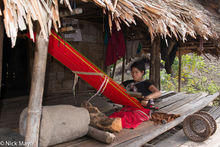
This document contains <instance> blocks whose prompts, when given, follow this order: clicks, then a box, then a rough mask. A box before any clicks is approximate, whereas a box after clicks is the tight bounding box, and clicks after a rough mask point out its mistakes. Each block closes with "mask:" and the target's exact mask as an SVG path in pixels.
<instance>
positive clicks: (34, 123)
mask: <svg viewBox="0 0 220 147" xmlns="http://www.w3.org/2000/svg"><path fill="white" fill-rule="evenodd" d="M47 52H48V41H46V40H44V36H43V34H42V33H39V35H38V36H37V42H36V49H35V57H34V65H33V72H32V81H31V91H30V98H29V104H28V118H27V129H26V130H27V132H26V136H25V142H26V143H27V142H28V143H30V144H32V147H38V138H39V128H40V118H41V109H42V108H41V107H42V99H43V91H44V81H45V71H46V63H47Z"/></svg>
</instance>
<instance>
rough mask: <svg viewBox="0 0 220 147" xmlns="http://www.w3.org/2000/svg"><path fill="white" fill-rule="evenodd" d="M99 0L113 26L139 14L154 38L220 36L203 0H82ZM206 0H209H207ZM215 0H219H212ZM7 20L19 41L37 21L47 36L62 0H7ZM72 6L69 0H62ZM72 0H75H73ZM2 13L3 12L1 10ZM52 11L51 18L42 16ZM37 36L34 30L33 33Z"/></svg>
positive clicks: (219, 26) (94, 0)
mask: <svg viewBox="0 0 220 147" xmlns="http://www.w3.org/2000/svg"><path fill="white" fill-rule="evenodd" d="M81 1H82V2H87V3H95V4H96V5H97V6H98V7H100V8H102V9H103V13H105V14H106V15H109V26H110V28H111V26H112V21H114V22H115V24H116V26H117V28H118V29H120V24H121V23H122V22H124V23H125V24H126V25H127V26H130V25H131V24H136V18H139V19H140V20H142V21H143V23H144V24H145V25H146V26H147V28H148V31H149V33H150V36H151V40H153V38H154V36H156V35H160V36H161V37H162V38H166V37H167V36H169V37H175V38H176V39H180V40H183V41H185V40H186V38H187V36H191V37H193V38H196V37H197V36H201V37H202V38H204V39H206V40H207V39H209V38H211V39H215V40H217V39H219V36H220V21H219V18H218V17H217V16H216V15H213V13H212V12H210V11H209V10H207V9H206V8H205V7H204V6H203V5H202V3H200V2H201V0H81ZM203 1H205V0H203ZM212 1H215V0H212ZM3 2H4V8H5V9H4V11H3V13H4V23H5V29H6V33H7V36H8V37H11V39H12V44H13V45H14V44H15V41H16V37H17V32H18V30H24V29H27V26H28V29H29V32H31V34H32V32H33V31H32V30H33V29H32V28H33V21H38V22H39V24H40V26H41V30H42V33H43V34H44V36H45V39H46V38H47V36H48V34H49V33H50V28H51V26H52V25H53V26H54V28H55V29H56V30H57V28H58V27H60V20H59V11H58V0H49V1H47V3H46V1H44V0H39V1H38V0H16V1H8V0H4V1H3ZM59 2H60V4H63V3H64V4H65V5H66V6H67V7H68V8H69V9H70V10H71V6H70V3H69V0H60V1H59ZM70 2H71V1H70ZM0 15H1V13H0ZM44 15H48V20H47V21H43V19H42V17H43V16H44ZM32 37H33V34H32Z"/></svg>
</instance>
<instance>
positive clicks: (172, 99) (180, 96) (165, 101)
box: [157, 93, 188, 109]
mask: <svg viewBox="0 0 220 147" xmlns="http://www.w3.org/2000/svg"><path fill="white" fill-rule="evenodd" d="M187 96H188V94H183V93H178V94H175V95H174V96H171V97H169V98H166V99H163V100H162V101H161V102H160V103H158V104H157V107H159V108H160V109H162V108H164V107H166V106H168V105H170V104H173V103H176V102H178V101H180V100H182V99H184V98H186V97H187Z"/></svg>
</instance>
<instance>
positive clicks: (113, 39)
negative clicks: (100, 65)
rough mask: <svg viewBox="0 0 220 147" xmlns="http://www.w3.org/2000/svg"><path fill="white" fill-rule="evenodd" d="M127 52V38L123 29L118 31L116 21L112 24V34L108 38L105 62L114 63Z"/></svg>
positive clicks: (107, 63)
mask: <svg viewBox="0 0 220 147" xmlns="http://www.w3.org/2000/svg"><path fill="white" fill-rule="evenodd" d="M125 54H126V47H125V40H124V35H123V33H122V30H120V31H117V28H116V25H115V23H113V26H112V35H111V36H110V38H109V39H108V46H107V51H106V58H105V64H106V65H107V66H108V65H112V64H114V63H116V61H117V60H118V59H120V58H122V57H123V56H125Z"/></svg>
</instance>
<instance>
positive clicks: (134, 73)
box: [131, 67, 144, 81]
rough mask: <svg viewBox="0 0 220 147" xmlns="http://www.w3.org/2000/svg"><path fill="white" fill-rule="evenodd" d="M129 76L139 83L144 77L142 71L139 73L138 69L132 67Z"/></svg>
mask: <svg viewBox="0 0 220 147" xmlns="http://www.w3.org/2000/svg"><path fill="white" fill-rule="evenodd" d="M131 75H132V78H133V80H135V81H141V80H142V78H143V75H144V71H140V70H139V69H138V68H136V67H132V69H131Z"/></svg>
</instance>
